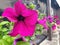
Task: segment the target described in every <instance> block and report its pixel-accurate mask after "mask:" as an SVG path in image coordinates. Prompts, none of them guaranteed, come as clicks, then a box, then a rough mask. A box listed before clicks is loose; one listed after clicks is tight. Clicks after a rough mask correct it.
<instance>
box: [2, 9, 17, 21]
mask: <svg viewBox="0 0 60 45" xmlns="http://www.w3.org/2000/svg"><path fill="white" fill-rule="evenodd" d="M2 16H3V17H7V18H8V19H9V20H10V21H12V22H16V21H17V20H16V18H15V16H17V15H16V13H15V10H14V9H13V8H6V9H5V10H4V12H3V14H2Z"/></svg>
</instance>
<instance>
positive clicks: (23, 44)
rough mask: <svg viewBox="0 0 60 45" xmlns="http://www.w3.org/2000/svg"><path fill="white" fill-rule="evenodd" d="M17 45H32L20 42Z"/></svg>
mask: <svg viewBox="0 0 60 45" xmlns="http://www.w3.org/2000/svg"><path fill="white" fill-rule="evenodd" d="M17 45H30V42H24V41H19V42H17Z"/></svg>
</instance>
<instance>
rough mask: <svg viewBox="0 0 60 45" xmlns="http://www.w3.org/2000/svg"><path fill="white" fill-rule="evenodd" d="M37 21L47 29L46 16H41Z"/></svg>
mask: <svg viewBox="0 0 60 45" xmlns="http://www.w3.org/2000/svg"><path fill="white" fill-rule="evenodd" d="M38 23H39V24H40V25H42V26H43V27H44V28H45V29H48V26H47V24H46V18H43V19H41V20H38Z"/></svg>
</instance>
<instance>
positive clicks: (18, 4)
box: [14, 1, 26, 15]
mask: <svg viewBox="0 0 60 45" xmlns="http://www.w3.org/2000/svg"><path fill="white" fill-rule="evenodd" d="M14 8H15V10H16V13H17V14H18V15H20V14H21V13H22V12H23V11H24V10H26V6H25V5H24V4H22V3H21V2H20V1H17V2H16V3H15V5H14Z"/></svg>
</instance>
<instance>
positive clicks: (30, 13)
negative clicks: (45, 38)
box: [2, 1, 38, 36]
mask: <svg viewBox="0 0 60 45" xmlns="http://www.w3.org/2000/svg"><path fill="white" fill-rule="evenodd" d="M2 16H3V17H6V18H8V19H9V20H10V21H12V22H14V27H13V29H12V31H11V32H10V33H9V35H11V36H17V35H18V34H20V35H21V36H32V35H33V33H34V31H35V25H36V22H37V18H38V13H37V11H35V10H32V9H28V8H27V7H26V6H25V5H24V4H22V3H21V2H19V1H17V2H16V3H15V4H14V8H11V7H9V8H6V9H5V10H4V12H3V14H2Z"/></svg>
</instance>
